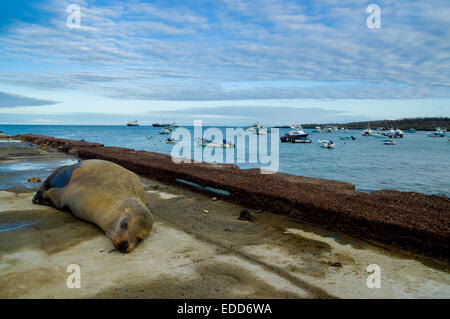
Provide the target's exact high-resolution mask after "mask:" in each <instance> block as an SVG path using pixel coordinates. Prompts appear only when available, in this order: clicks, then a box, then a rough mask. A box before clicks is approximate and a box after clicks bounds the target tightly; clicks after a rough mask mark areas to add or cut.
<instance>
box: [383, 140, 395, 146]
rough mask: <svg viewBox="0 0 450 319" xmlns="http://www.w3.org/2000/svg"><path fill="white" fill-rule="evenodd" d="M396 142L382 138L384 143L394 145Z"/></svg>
mask: <svg viewBox="0 0 450 319" xmlns="http://www.w3.org/2000/svg"><path fill="white" fill-rule="evenodd" d="M396 144H397V143H395V142H394V141H392V140H384V145H396Z"/></svg>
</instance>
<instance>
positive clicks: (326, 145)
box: [319, 140, 334, 148]
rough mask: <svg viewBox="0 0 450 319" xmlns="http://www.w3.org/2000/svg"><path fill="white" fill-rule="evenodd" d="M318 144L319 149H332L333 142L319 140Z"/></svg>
mask: <svg viewBox="0 0 450 319" xmlns="http://www.w3.org/2000/svg"><path fill="white" fill-rule="evenodd" d="M319 143H320V147H323V148H334V143H333V141H331V140H330V141H329V140H319Z"/></svg>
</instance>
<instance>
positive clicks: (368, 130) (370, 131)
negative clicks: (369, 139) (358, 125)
mask: <svg viewBox="0 0 450 319" xmlns="http://www.w3.org/2000/svg"><path fill="white" fill-rule="evenodd" d="M372 133H373V131H372V130H371V129H370V127H369V128H367V129H365V130H364V132H362V134H361V135H362V136H371V135H372Z"/></svg>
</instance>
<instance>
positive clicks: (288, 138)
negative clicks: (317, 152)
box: [280, 124, 311, 143]
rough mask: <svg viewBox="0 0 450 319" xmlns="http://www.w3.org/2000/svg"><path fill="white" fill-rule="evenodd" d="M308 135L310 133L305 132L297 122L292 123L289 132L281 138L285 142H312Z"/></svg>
mask: <svg viewBox="0 0 450 319" xmlns="http://www.w3.org/2000/svg"><path fill="white" fill-rule="evenodd" d="M308 135H309V133H305V132H304V131H303V128H302V126H301V125H299V124H296V125H292V126H291V130H290V131H289V133H286V134H284V136H283V137H281V138H280V140H281V142H283V143H311V140H310V139H308Z"/></svg>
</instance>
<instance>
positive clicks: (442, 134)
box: [427, 127, 446, 137]
mask: <svg viewBox="0 0 450 319" xmlns="http://www.w3.org/2000/svg"><path fill="white" fill-rule="evenodd" d="M427 135H428V136H429V137H445V135H446V130H443V129H441V128H440V127H436V131H434V132H431V133H428V134H427Z"/></svg>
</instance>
